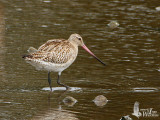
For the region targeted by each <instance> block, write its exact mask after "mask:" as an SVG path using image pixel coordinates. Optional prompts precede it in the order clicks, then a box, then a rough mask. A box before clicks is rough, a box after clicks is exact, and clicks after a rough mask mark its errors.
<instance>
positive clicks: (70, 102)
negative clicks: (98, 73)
mask: <svg viewBox="0 0 160 120" xmlns="http://www.w3.org/2000/svg"><path fill="white" fill-rule="evenodd" d="M76 102H77V100H76V99H75V98H73V97H71V96H67V97H65V98H64V99H63V103H64V104H65V105H67V106H69V107H72V106H73V105H74V104H75V103H76Z"/></svg>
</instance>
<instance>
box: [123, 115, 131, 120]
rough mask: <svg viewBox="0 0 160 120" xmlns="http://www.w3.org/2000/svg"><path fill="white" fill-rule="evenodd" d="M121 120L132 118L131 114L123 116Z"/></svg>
mask: <svg viewBox="0 0 160 120" xmlns="http://www.w3.org/2000/svg"><path fill="white" fill-rule="evenodd" d="M120 120H132V118H130V117H129V115H126V116H123V117H122V118H121V119H120Z"/></svg>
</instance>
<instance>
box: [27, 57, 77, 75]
mask: <svg viewBox="0 0 160 120" xmlns="http://www.w3.org/2000/svg"><path fill="white" fill-rule="evenodd" d="M75 59H76V57H75V58H73V59H71V60H69V61H67V62H66V63H62V64H55V63H51V62H45V61H41V60H26V62H27V63H29V64H31V65H32V66H34V67H35V68H36V69H37V70H45V71H50V72H62V71H63V70H65V69H67V68H68V67H69V66H70V65H71V64H72V63H73V62H74V61H75Z"/></svg>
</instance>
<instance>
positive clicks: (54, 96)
mask: <svg viewBox="0 0 160 120" xmlns="http://www.w3.org/2000/svg"><path fill="white" fill-rule="evenodd" d="M158 3H159V1H158V0H154V1H153V0H151V1H144V0H139V1H132V0H119V1H118V0H117V1H115V0H114V1H113V0H108V1H106V0H99V1H97V0H92V1H89V0H88V1H86V0H81V1H78V0H73V1H70V0H61V1H58V0H54V1H53V0H36V1H35V0H23V1H19V0H14V1H13V0H0V49H1V50H0V76H1V84H0V119H2V120H8V119H12V120H14V119H33V120H37V119H38V120H40V119H48V120H49V119H55V120H59V119H63V120H65V119H66V120H117V119H118V120H119V119H120V118H121V117H122V116H125V115H130V117H131V118H132V119H133V120H136V119H138V118H136V116H133V115H132V113H133V105H134V103H135V102H136V101H138V102H139V103H140V105H139V108H140V109H148V108H153V110H154V111H157V114H158V115H160V104H159V101H160V97H159V95H160V86H159V85H160V64H159V61H160V40H159V38H160V23H159V21H160V15H159V14H160V12H158V11H156V9H155V7H157V5H158ZM113 20H114V21H117V22H118V23H119V24H120V26H119V27H118V28H115V29H110V28H109V27H108V26H107V24H108V23H109V22H110V21H113ZM72 33H78V34H80V35H81V36H82V37H83V39H84V42H85V44H86V45H87V46H88V48H89V49H91V50H92V52H93V53H95V54H96V55H97V56H98V57H99V58H100V59H101V60H102V61H103V62H105V63H106V64H107V65H106V66H105V67H104V66H103V65H101V64H100V63H99V62H98V61H96V60H95V59H93V58H92V57H91V56H90V55H89V54H87V53H86V52H85V51H83V50H82V49H81V48H79V55H78V57H77V59H76V61H75V62H74V64H73V65H71V66H70V67H69V68H68V69H66V70H65V71H64V72H62V76H61V81H63V82H64V83H65V84H67V85H69V86H71V87H75V88H80V90H74V91H68V92H65V93H64V90H63V89H62V90H55V91H53V92H52V93H50V92H49V91H48V90H46V89H44V88H46V87H48V82H47V72H46V71H37V70H35V68H34V67H32V66H31V65H29V64H27V63H26V62H25V61H24V60H23V59H22V58H21V55H23V54H26V53H27V49H28V48H29V47H30V46H33V47H35V48H38V47H39V46H40V45H41V44H43V43H44V42H46V41H47V40H49V39H53V38H64V39H68V37H69V36H70V34H72ZM51 78H52V81H53V82H52V84H53V87H59V86H58V85H57V83H56V79H57V73H51ZM98 95H104V96H105V97H106V98H107V99H108V102H107V103H106V104H105V105H104V106H97V105H96V104H95V103H94V102H93V100H94V98H95V97H96V96H98ZM66 96H71V97H73V98H75V99H76V100H77V102H76V103H75V104H74V105H73V106H72V107H71V106H67V105H66V104H64V103H63V102H62V101H63V99H64V98H65V97H66ZM140 112H142V111H140ZM64 116H65V117H64ZM58 118H59V119H58ZM140 119H141V120H146V119H147V120H154V119H155V120H158V119H160V117H154V116H153V117H146V116H141V117H140Z"/></svg>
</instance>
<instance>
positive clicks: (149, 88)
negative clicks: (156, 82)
mask: <svg viewBox="0 0 160 120" xmlns="http://www.w3.org/2000/svg"><path fill="white" fill-rule="evenodd" d="M157 91H159V89H158V88H154V87H141V88H133V92H157Z"/></svg>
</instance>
